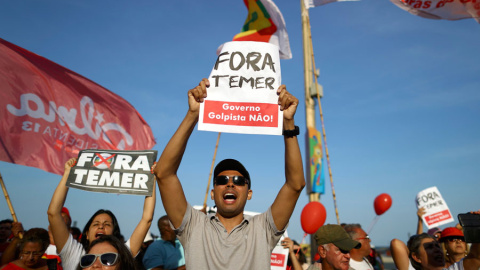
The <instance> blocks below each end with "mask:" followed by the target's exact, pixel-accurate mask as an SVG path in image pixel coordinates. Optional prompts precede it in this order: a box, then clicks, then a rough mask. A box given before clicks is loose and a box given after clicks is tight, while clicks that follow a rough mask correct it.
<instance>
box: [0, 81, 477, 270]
mask: <svg viewBox="0 0 480 270" xmlns="http://www.w3.org/2000/svg"><path fill="white" fill-rule="evenodd" d="M209 85H210V82H209V81H208V80H207V79H203V80H202V81H201V82H200V83H199V84H198V86H196V87H194V88H192V89H190V90H189V91H188V104H189V107H188V111H187V113H186V115H185V118H184V119H183V121H182V122H181V124H180V126H179V127H178V129H177V131H176V132H175V134H174V135H173V136H172V138H171V139H170V141H169V142H168V144H167V146H166V147H165V149H164V151H163V153H162V155H161V156H160V158H159V160H158V163H157V165H156V166H155V165H154V166H153V167H152V173H153V174H154V175H155V179H156V183H157V186H158V189H159V191H160V195H161V202H162V204H163V207H164V209H165V212H166V215H165V216H163V217H161V218H160V219H159V220H158V223H157V226H158V229H159V232H160V239H157V240H154V239H153V238H152V237H151V234H150V231H149V230H150V226H151V223H152V221H153V214H154V211H155V204H156V198H155V192H153V195H152V196H147V197H145V202H144V206H143V212H142V217H141V219H140V221H139V222H138V225H137V227H136V228H135V230H134V231H133V233H132V235H131V236H130V237H129V238H128V240H127V241H125V240H124V238H123V236H122V234H121V232H120V226H119V224H118V221H117V219H116V217H115V215H114V214H113V213H112V212H111V211H109V210H105V209H99V210H97V211H96V212H95V213H94V214H93V215H92V216H91V218H90V219H89V220H88V221H87V222H86V225H85V227H84V229H83V230H82V231H81V232H80V230H79V229H78V228H72V227H71V221H72V219H71V217H70V214H69V211H68V209H66V208H65V207H64V203H65V200H66V197H67V193H68V189H69V188H68V187H67V186H66V181H67V178H68V175H69V172H70V169H71V168H72V166H74V164H75V162H76V159H70V160H68V161H67V162H66V163H65V166H64V170H65V172H64V175H63V177H62V178H61V180H60V182H59V184H58V186H57V188H56V189H55V191H54V193H53V196H52V199H51V202H50V205H49V207H48V210H47V215H48V221H49V227H48V230H45V229H42V228H32V229H29V230H28V231H24V230H23V227H22V224H21V223H19V222H13V221H12V220H3V221H0V252H1V253H2V254H1V265H2V266H1V267H0V269H5V270H11V269H25V270H33V269H42V270H43V269H65V270H76V269H94V268H101V269H115V270H118V269H119V270H124V269H125V270H132V269H133V270H137V269H138V270H143V269H187V268H188V269H270V267H271V266H270V263H271V253H272V250H273V249H274V247H275V246H276V245H277V243H278V242H279V241H280V239H281V237H282V235H283V234H284V232H285V230H286V228H287V225H288V222H289V219H290V216H291V215H292V212H293V210H294V209H295V206H296V203H297V200H298V198H299V196H300V194H301V192H302V190H303V188H304V186H305V177H304V174H303V164H302V157H301V154H300V148H299V145H298V140H297V135H299V128H298V126H296V125H295V121H294V115H295V112H296V109H297V105H298V99H297V98H295V97H294V96H292V95H291V94H290V93H289V92H288V91H287V90H286V87H285V86H284V85H282V86H280V87H279V88H278V90H277V95H278V105H279V108H280V110H281V111H283V130H284V148H285V164H284V170H285V183H284V184H283V186H282V187H281V188H280V190H279V191H278V194H277V197H276V198H275V200H274V201H273V202H272V204H271V205H270V206H269V207H268V209H266V211H265V212H264V213H261V214H259V215H256V216H253V217H250V216H246V215H244V209H245V205H246V203H247V201H248V200H250V199H251V198H252V196H253V191H252V189H251V184H252V180H253V179H251V177H250V174H249V172H248V170H247V169H246V168H245V167H244V166H243V164H242V163H240V162H239V161H237V160H235V159H225V160H223V161H221V162H219V163H218V164H217V166H216V167H215V169H214V172H213V180H214V181H213V182H214V184H213V188H212V190H211V193H210V195H211V199H212V200H213V201H214V202H215V206H216V210H217V211H216V212H215V213H208V214H207V213H205V212H204V211H201V210H196V209H194V208H193V207H192V206H191V205H190V204H189V203H188V202H187V200H186V196H185V194H184V192H183V189H182V184H181V181H180V179H179V177H178V175H177V171H178V169H179V166H180V164H181V162H182V158H183V154H184V152H185V149H186V147H187V143H188V140H189V138H190V136H191V134H192V131H193V130H194V127H195V126H196V124H197V122H198V118H199V111H200V104H201V103H202V102H203V101H204V99H205V98H206V97H207V89H208V87H209ZM417 214H418V216H419V224H418V226H417V230H418V231H417V234H416V235H414V236H412V237H411V238H410V240H409V241H408V243H407V244H405V243H403V242H402V241H400V240H398V239H394V240H392V242H391V251H392V256H393V259H394V261H395V265H396V268H397V269H399V270H407V269H413V268H414V269H416V270H423V269H425V270H427V269H445V268H447V269H449V270H463V269H466V270H471V269H479V268H480V249H479V245H480V244H478V243H475V244H472V245H471V247H470V249H469V247H468V245H467V244H466V242H465V237H464V234H463V232H462V228H461V227H459V228H457V227H451V228H446V229H444V230H442V231H440V230H432V231H430V234H428V233H423V231H422V230H423V227H422V224H421V223H422V221H421V216H422V215H423V214H424V212H423V209H420V210H419V212H418V213H417ZM474 214H480V211H479V212H474ZM315 240H316V245H317V246H318V248H317V250H316V251H317V252H316V254H317V257H315V259H313V261H312V262H311V263H308V260H307V256H306V255H305V252H304V251H303V250H302V248H301V246H300V245H299V243H297V242H295V241H294V240H292V239H290V238H288V237H286V238H283V239H282V240H281V242H280V244H281V246H283V247H284V248H285V249H288V253H289V260H288V263H287V265H288V266H287V269H293V270H305V269H310V270H319V269H321V270H347V269H351V270H367V269H368V270H383V266H382V263H381V261H380V260H379V259H378V258H377V255H376V254H375V252H374V249H372V247H371V245H370V237H369V235H368V234H367V233H366V232H365V231H364V230H363V229H362V227H361V226H360V225H359V224H342V225H333V224H327V225H324V226H322V227H320V228H319V229H318V231H317V232H316V233H315Z"/></svg>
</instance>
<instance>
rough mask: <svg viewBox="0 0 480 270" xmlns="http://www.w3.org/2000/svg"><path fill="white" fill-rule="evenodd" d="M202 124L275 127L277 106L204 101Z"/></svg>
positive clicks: (276, 124)
mask: <svg viewBox="0 0 480 270" xmlns="http://www.w3.org/2000/svg"><path fill="white" fill-rule="evenodd" d="M203 122H204V123H206V124H218V125H232V126H250V127H258V126H262V127H277V126H278V105H277V104H269V103H252V102H228V101H214V100H205V110H204V115H203Z"/></svg>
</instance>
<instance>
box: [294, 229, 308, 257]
mask: <svg viewBox="0 0 480 270" xmlns="http://www.w3.org/2000/svg"><path fill="white" fill-rule="evenodd" d="M307 235H308V234H307V233H304V234H303V238H302V242H300V248H299V249H298V250H297V253H295V255H298V253H299V252H300V249H301V248H302V244H304V241H305V237H307Z"/></svg>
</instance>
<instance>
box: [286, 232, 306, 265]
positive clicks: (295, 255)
mask: <svg viewBox="0 0 480 270" xmlns="http://www.w3.org/2000/svg"><path fill="white" fill-rule="evenodd" d="M280 244H281V245H282V246H283V248H288V252H289V255H288V261H287V269H289V270H304V269H307V268H308V264H307V258H306V257H305V254H303V251H302V248H301V247H300V245H299V244H298V243H297V242H296V241H295V240H292V239H290V238H289V237H285V238H284V239H283V240H282V241H281V243H280Z"/></svg>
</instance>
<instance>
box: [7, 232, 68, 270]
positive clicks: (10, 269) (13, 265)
mask: <svg viewBox="0 0 480 270" xmlns="http://www.w3.org/2000/svg"><path fill="white" fill-rule="evenodd" d="M48 245H50V238H49V236H48V231H47V230H45V229H42V228H33V229H30V230H28V231H27V232H26V233H25V235H24V236H23V238H22V240H20V247H19V250H20V256H19V259H18V260H15V261H13V262H10V263H8V264H6V265H4V266H3V267H2V268H0V269H2V270H21V269H25V270H33V269H35V270H47V269H58V270H60V269H62V268H61V266H60V265H54V266H53V267H51V268H49V263H48V260H47V259H43V258H42V255H43V254H44V253H45V250H46V249H47V247H48ZM55 262H56V260H55ZM55 266H56V268H55Z"/></svg>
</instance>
